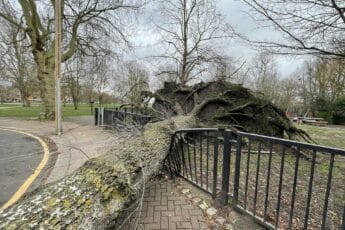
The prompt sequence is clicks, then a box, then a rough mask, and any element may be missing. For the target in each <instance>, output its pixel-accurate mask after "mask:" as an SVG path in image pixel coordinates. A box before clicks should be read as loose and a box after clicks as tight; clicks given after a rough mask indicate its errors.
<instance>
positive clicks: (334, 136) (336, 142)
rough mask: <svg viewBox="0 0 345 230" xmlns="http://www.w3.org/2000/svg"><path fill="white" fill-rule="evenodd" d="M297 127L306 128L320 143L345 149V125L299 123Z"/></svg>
mask: <svg viewBox="0 0 345 230" xmlns="http://www.w3.org/2000/svg"><path fill="white" fill-rule="evenodd" d="M297 127H298V128H300V129H303V130H305V131H306V132H307V133H308V134H309V135H310V137H311V138H312V139H313V140H314V141H316V143H317V144H319V145H324V146H330V147H335V148H340V149H345V141H344V140H345V139H344V137H345V126H332V127H328V126H327V127H320V126H312V125H298V126H297Z"/></svg>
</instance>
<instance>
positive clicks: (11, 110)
mask: <svg viewBox="0 0 345 230" xmlns="http://www.w3.org/2000/svg"><path fill="white" fill-rule="evenodd" d="M97 106H98V105H97V104H96V105H94V107H97ZM41 111H42V107H41V105H39V104H33V105H31V106H30V107H22V106H21V104H0V117H38V116H39V115H40V113H41ZM85 115H91V109H90V106H89V104H80V105H79V107H78V109H77V110H75V109H74V107H73V105H72V104H67V105H66V106H65V107H64V106H62V116H63V117H68V116H85Z"/></svg>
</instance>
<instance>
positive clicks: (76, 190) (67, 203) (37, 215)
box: [0, 117, 195, 229]
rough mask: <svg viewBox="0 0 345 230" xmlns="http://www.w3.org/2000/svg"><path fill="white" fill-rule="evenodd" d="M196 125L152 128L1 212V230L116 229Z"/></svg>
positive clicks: (185, 121) (183, 120)
mask: <svg viewBox="0 0 345 230" xmlns="http://www.w3.org/2000/svg"><path fill="white" fill-rule="evenodd" d="M194 123H195V121H194V119H193V118H191V117H177V118H176V119H174V121H169V120H165V121H162V122H158V123H154V124H149V125H147V126H146V128H145V130H144V132H143V134H142V135H141V136H138V137H134V138H132V139H130V140H129V141H128V142H127V143H126V145H120V146H115V148H114V149H112V150H111V151H110V152H109V153H108V154H106V155H103V156H101V157H98V158H94V159H91V160H89V161H87V162H86V163H85V164H84V165H83V166H82V167H81V168H80V169H79V170H77V171H76V172H75V173H73V174H72V175H70V176H68V177H66V178H63V179H61V180H59V181H57V182H55V183H52V184H50V185H48V186H45V187H43V188H39V189H37V190H35V191H34V192H33V193H32V194H29V195H27V196H26V197H24V198H23V199H21V200H20V201H19V202H18V203H16V204H14V205H13V206H12V207H10V208H8V209H6V210H3V211H0V229H29V228H42V229H48V228H59V229H60V228H69V229H77V228H79V229H107V228H111V227H114V226H115V225H116V224H118V220H117V218H118V217H119V215H120V213H121V211H122V210H123V209H124V208H125V207H126V206H127V205H129V204H131V203H132V202H133V201H136V200H137V199H138V197H140V194H141V193H142V192H143V190H142V189H143V184H144V182H145V181H148V180H149V179H150V178H151V177H153V176H154V175H156V173H157V172H158V171H159V169H160V168H161V167H162V162H163V161H164V159H165V157H166V156H167V154H168V151H169V146H170V139H171V134H172V133H173V132H174V130H175V129H176V128H182V127H191V126H194ZM139 153H140V154H139Z"/></svg>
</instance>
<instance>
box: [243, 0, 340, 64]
mask: <svg viewBox="0 0 345 230" xmlns="http://www.w3.org/2000/svg"><path fill="white" fill-rule="evenodd" d="M242 1H243V2H245V3H246V4H247V5H248V6H250V7H251V8H252V9H253V10H254V14H256V16H257V18H258V19H259V20H258V21H260V22H262V20H260V19H264V21H266V22H267V23H264V25H267V24H268V25H270V26H273V27H274V29H276V30H278V31H280V32H282V34H283V35H284V36H285V38H286V39H285V40H284V39H280V40H272V39H267V40H262V41H251V42H253V43H254V44H256V45H259V46H261V47H264V48H268V49H270V50H272V51H273V52H276V53H280V54H291V53H292V54H315V55H322V56H331V57H339V58H345V53H344V48H345V40H344V36H345V2H344V1H343V0H327V1H325V0H322V1H321V0H290V1H286V0H275V1H271V0H242ZM248 40H249V39H248Z"/></svg>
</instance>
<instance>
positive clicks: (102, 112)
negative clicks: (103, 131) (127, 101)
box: [101, 108, 104, 126]
mask: <svg viewBox="0 0 345 230" xmlns="http://www.w3.org/2000/svg"><path fill="white" fill-rule="evenodd" d="M103 124H104V108H101V126H103Z"/></svg>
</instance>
